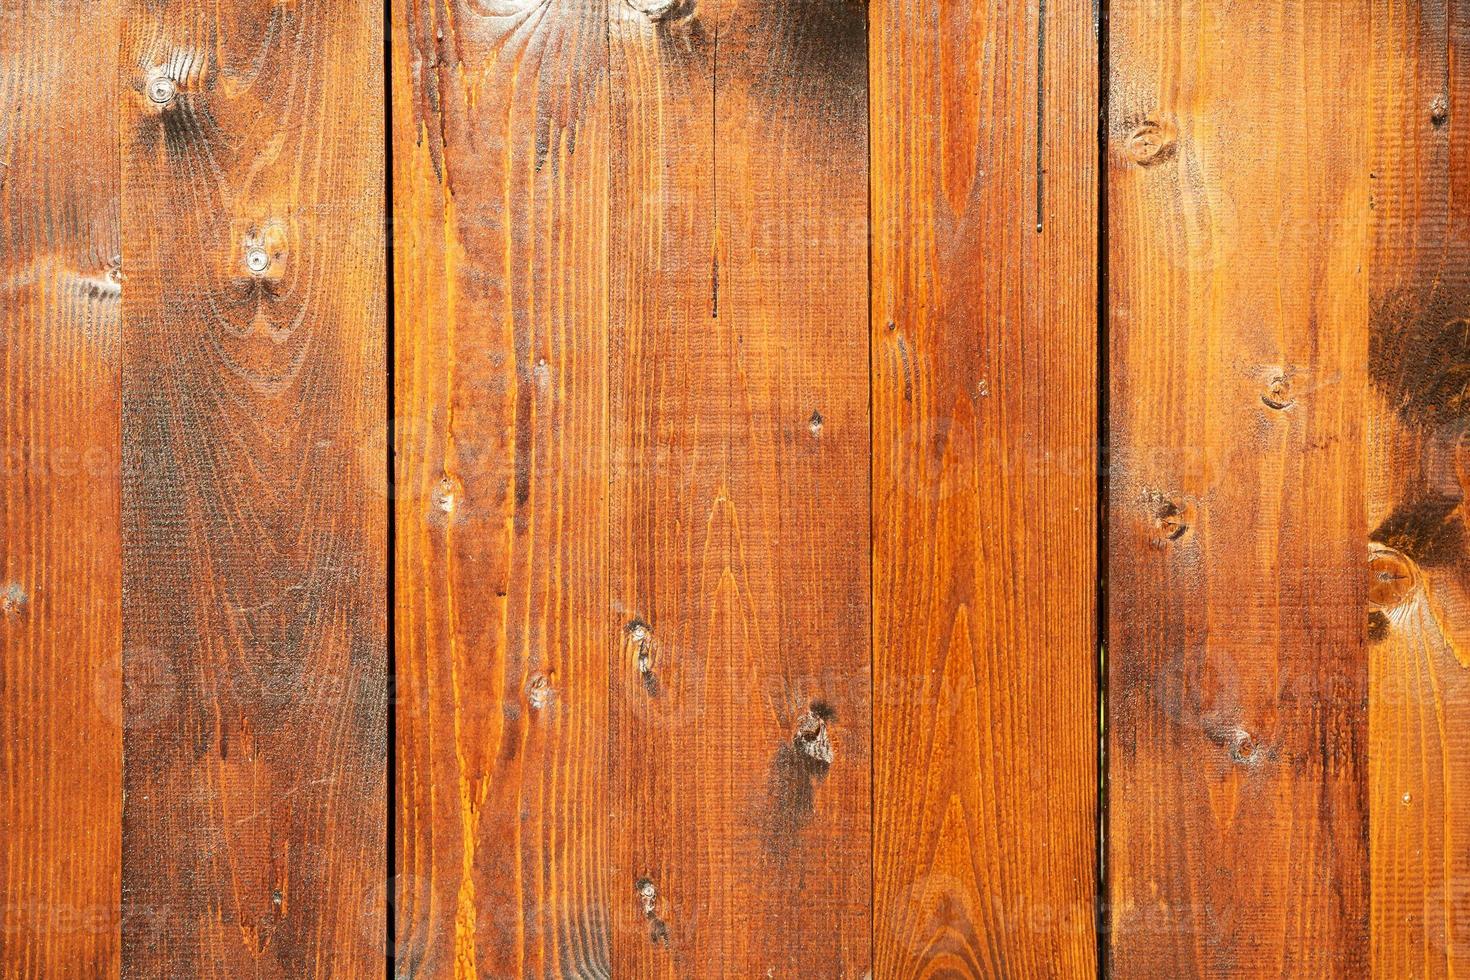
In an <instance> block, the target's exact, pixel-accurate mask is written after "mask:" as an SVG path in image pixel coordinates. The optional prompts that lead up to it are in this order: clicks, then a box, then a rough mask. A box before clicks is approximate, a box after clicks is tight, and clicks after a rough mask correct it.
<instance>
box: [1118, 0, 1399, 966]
mask: <svg viewBox="0 0 1470 980" xmlns="http://www.w3.org/2000/svg"><path fill="white" fill-rule="evenodd" d="M1368 15H1369V3H1368V2H1367V0H1349V2H1340V0H1308V2H1303V3H1295V4H1274V3H1236V4H1217V3H1211V2H1206V0H1187V2H1183V3H1179V4H1173V5H1164V6H1161V5H1159V4H1155V3H1145V2H1127V3H1121V4H1114V5H1113V6H1112V29H1111V35H1110V37H1111V55H1112V60H1111V79H1112V86H1111V93H1110V109H1111V112H1110V117H1111V118H1110V124H1109V137H1110V140H1109V195H1110V199H1109V207H1108V213H1109V216H1110V228H1109V238H1110V263H1109V281H1110V285H1111V290H1110V297H1109V299H1110V350H1111V398H1112V401H1111V406H1112V409H1111V436H1112V446H1113V450H1114V458H1113V466H1112V470H1111V492H1110V526H1109V542H1110V556H1109V583H1110V602H1111V619H1110V623H1109V634H1110V642H1109V647H1108V659H1109V691H1108V704H1109V711H1108V725H1109V763H1110V765H1109V778H1110V789H1109V799H1110V811H1109V828H1108V830H1109V848H1108V874H1109V879H1110V886H1111V888H1110V903H1111V907H1110V913H1111V927H1112V937H1111V938H1112V947H1111V965H1112V970H1113V973H1114V974H1115V975H1117V976H1127V977H1145V976H1149V977H1151V976H1159V977H1188V976H1209V977H1224V976H1230V977H1246V976H1364V975H1366V972H1367V965H1368V892H1367V885H1368V881H1367V877H1368V864H1367V853H1366V845H1367V822H1366V821H1367V813H1366V805H1367V760H1366V755H1365V753H1366V750H1367V734H1366V693H1367V684H1366V681H1367V669H1366V664H1367V657H1366V650H1365V647H1364V631H1365V626H1364V620H1365V603H1366V601H1367V598H1368V596H1367V578H1368V577H1367V575H1366V574H1365V572H1364V560H1365V559H1364V542H1365V539H1366V536H1367V528H1366V527H1365V516H1364V507H1363V500H1364V490H1365V482H1364V481H1365V465H1364V459H1363V443H1364V435H1365V432H1364V417H1365V411H1366V404H1365V398H1364V392H1365V390H1366V386H1367V377H1366V371H1365V368H1366V364H1367V356H1368V329H1367V326H1368V312H1367V268H1366V262H1367V251H1368V237H1367V227H1368V215H1369V210H1368V208H1369V200H1368V198H1369V187H1368V185H1369V179H1368V173H1369V167H1368V165H1367V161H1368V151H1367V142H1368V141H1367V137H1366V135H1365V134H1366V132H1367V129H1368V125H1369V118H1368V116H1369V108H1368V106H1369V103H1368V87H1369V85H1368V79H1369V73H1368V71H1367V70H1366V66H1367V65H1369V64H1370V57H1369V56H1370V47H1369V44H1368V36H1367V29H1366V28H1367V24H1368Z"/></svg>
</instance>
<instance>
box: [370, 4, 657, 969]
mask: <svg viewBox="0 0 1470 980" xmlns="http://www.w3.org/2000/svg"><path fill="white" fill-rule="evenodd" d="M615 2H617V3H619V4H621V3H622V0H615ZM607 45H608V34H607V3H606V2H605V0H554V2H551V3H545V4H541V3H520V2H504V0H499V2H492V3H489V4H485V3H476V2H471V0H463V2H453V3H449V4H447V5H444V4H437V3H429V2H419V0H394V3H393V82H394V87H393V98H394V104H393V110H394V111H393V120H394V135H393V140H394V144H393V146H394V169H395V173H394V210H395V222H394V227H395V233H396V240H395V266H396V280H395V281H396V289H397V296H396V304H397V319H396V348H397V351H396V365H397V373H396V384H397V393H398V397H397V405H396V413H397V416H398V417H397V419H396V420H395V432H394V438H395V442H396V444H397V448H398V452H399V456H398V467H397V480H396V481H395V506H396V513H397V517H396V520H397V529H398V534H397V582H396V585H397V595H396V598H395V602H396V606H397V637H398V649H397V668H398V695H399V703H398V708H397V718H398V750H397V751H398V780H397V802H396V806H397V811H398V815H399V823H398V828H397V829H398V837H397V863H398V870H399V873H400V877H399V879H398V883H397V884H398V902H399V905H398V909H397V916H398V942H397V955H398V969H399V970H400V971H401V972H402V973H403V974H404V975H408V976H415V977H421V978H428V977H532V976H536V977H553V976H554V977H563V976H565V977H600V976H607V975H608V970H609V955H610V952H609V949H610V946H609V937H608V928H609V925H608V918H609V913H608V911H607V910H608V903H609V901H611V900H612V899H611V897H610V893H609V890H610V889H612V888H614V887H615V888H616V895H617V898H620V899H621V900H622V901H623V902H624V903H625V904H629V905H631V904H634V903H635V902H636V900H637V899H636V896H635V895H634V890H633V884H632V880H631V879H630V880H628V881H622V882H616V883H610V882H609V860H610V855H609V853H608V851H607V841H606V834H605V829H604V828H605V827H606V823H607V819H608V814H607V810H606V807H607V799H606V790H605V784H606V776H607V770H608V759H607V755H608V751H609V746H608V741H607V728H608V721H607V710H608V709H607V704H608V673H607V672H608V661H609V656H610V654H611V651H612V650H613V649H614V648H615V647H616V646H617V644H618V642H619V636H618V626H617V624H616V622H615V619H614V617H613V615H612V613H611V612H610V610H609V598H608V595H609V593H608V577H609V574H610V573H609V566H610V564H611V562H610V556H609V552H608V550H607V544H608V541H607V506H606V500H607V497H608V493H609V486H608V471H609V467H608V461H607V451H608V445H607V444H608V430H607V407H606V406H607V401H608V389H607V384H608V382H607V358H608V352H607V314H608V298H607V265H608V259H607V252H606V247H607V244H606V243H607V232H608V229H607V222H608V166H609V145H610V141H609V134H608V98H607V72H606V62H607ZM624 829H625V832H627V833H633V832H635V828H634V827H632V826H627V827H625V828H624ZM619 973H621V971H619Z"/></svg>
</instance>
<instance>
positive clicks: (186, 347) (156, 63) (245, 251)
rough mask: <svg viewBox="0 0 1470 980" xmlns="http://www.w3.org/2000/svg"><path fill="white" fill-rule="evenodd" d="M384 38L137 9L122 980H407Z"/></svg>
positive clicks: (303, 22)
mask: <svg viewBox="0 0 1470 980" xmlns="http://www.w3.org/2000/svg"><path fill="white" fill-rule="evenodd" d="M382 40H383V39H382V24H381V16H380V13H379V12H378V11H377V10H376V9H375V8H374V7H373V6H372V5H358V4H337V3H330V2H324V0H294V2H286V3H277V4H219V5H216V4H212V3H202V2H194V0H175V2H168V3H141V2H140V3H133V4H129V5H128V7H127V16H126V22H125V31H124V33H123V34H122V36H121V38H120V41H121V58H120V66H119V77H120V88H121V89H122V91H121V93H120V104H119V105H118V106H117V110H118V112H119V114H120V115H119V118H120V125H121V127H122V133H121V145H122V147H123V153H124V164H123V182H122V195H121V200H122V209H121V210H122V228H123V235H122V242H123V254H124V256H125V262H124V268H125V275H126V280H125V284H124V292H123V300H122V305H123V323H124V332H123V343H122V386H123V424H122V447H123V481H122V504H123V508H122V513H123V578H122V583H123V638H124V653H123V655H124V670H125V672H126V675H127V687H126V694H125V697H124V699H123V707H124V718H125V724H126V729H125V734H124V757H125V768H124V786H125V789H126V800H127V802H126V806H125V807H124V814H123V836H122V846H123V855H122V874H123V880H122V910H123V926H122V937H123V962H122V974H123V976H127V977H192V976H209V977H230V978H240V977H309V976H313V977H379V976H381V975H382V973H383V955H384V951H383V942H384V937H385V935H386V930H385V928H384V895H385V893H386V883H385V880H384V879H385V875H386V871H385V869H386V857H385V853H384V852H385V825H386V804H387V789H386V785H385V774H386V770H387V753H386V748H387V739H386V731H387V726H386V677H387V674H386V666H387V665H386V658H385V646H386V629H387V625H386V604H385V602H384V596H385V594H386V581H385V578H386V576H385V570H386V564H385V546H386V523H385V522H386V516H387V512H388V508H387V502H386V500H385V499H384V497H383V495H382V493H380V492H378V491H377V490H376V489H375V488H380V487H381V486H382V476H383V474H384V472H385V470H384V465H383V458H382V455H381V446H380V444H379V448H378V449H377V450H376V451H373V450H372V449H371V448H370V447H372V446H373V444H374V439H375V438H376V437H378V436H379V434H380V432H381V427H382V424H383V420H384V418H385V414H386V409H385V388H386V385H385V372H386V345H385V333H384V319H385V318H384V301H385V295H386V291H385V269H384V251H385V250H384V240H383V213H384V212H383V203H384V202H383V172H382V163H381V161H382V156H383V143H382V140H383V132H382V118H383V113H382V92H383V65H382V50H383V48H382ZM379 443H380V440H379ZM365 446H366V447H369V448H368V449H367V450H365V449H364V447H365Z"/></svg>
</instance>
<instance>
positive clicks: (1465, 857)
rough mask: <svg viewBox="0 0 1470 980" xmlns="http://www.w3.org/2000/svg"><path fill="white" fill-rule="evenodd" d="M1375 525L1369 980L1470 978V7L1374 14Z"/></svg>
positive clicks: (1371, 440)
mask: <svg viewBox="0 0 1470 980" xmlns="http://www.w3.org/2000/svg"><path fill="white" fill-rule="evenodd" d="M1372 38H1373V48H1374V51H1375V63H1374V72H1373V104H1374V110H1375V111H1374V123H1373V130H1372V141H1371V145H1372V148H1373V149H1372V154H1371V157H1370V159H1371V167H1372V184H1371V195H1372V207H1373V227H1374V237H1373V253H1372V268H1371V272H1372V277H1371V302H1372V321H1371V323H1372V332H1371V339H1370V350H1369V357H1368V373H1369V380H1370V382H1371V387H1370V398H1369V416H1368V419H1369V422H1368V460H1369V464H1370V466H1369V470H1368V474H1369V476H1368V484H1367V503H1368V507H1367V522H1368V527H1369V529H1370V535H1369V536H1370V540H1371V541H1372V545H1371V549H1372V550H1371V552H1370V561H1371V566H1370V569H1371V572H1372V580H1371V583H1370V591H1369V596H1368V598H1369V609H1370V613H1369V624H1368V640H1369V644H1370V646H1369V681H1370V693H1371V700H1370V706H1371V719H1370V722H1369V732H1370V741H1369V760H1370V764H1369V768H1370V772H1371V821H1370V825H1371V827H1372V846H1371V856H1372V902H1373V918H1372V940H1373V970H1374V974H1375V975H1376V976H1381V977H1410V976H1412V977H1448V976H1454V975H1456V974H1460V973H1463V972H1465V970H1466V969H1467V967H1470V847H1467V842H1470V765H1467V760H1470V671H1467V668H1470V579H1467V577H1466V573H1467V571H1470V555H1467V554H1466V551H1465V489H1466V486H1467V483H1470V472H1467V468H1466V463H1467V462H1470V456H1467V455H1466V449H1467V446H1466V429H1467V425H1470V411H1467V409H1470V405H1467V402H1466V400H1465V383H1466V370H1467V365H1470V319H1467V318H1470V213H1467V211H1466V206H1465V198H1466V195H1467V193H1470V169H1467V168H1470V123H1467V120H1466V119H1465V116H1464V113H1465V111H1466V108H1467V107H1470V74H1467V73H1466V71H1465V64H1466V59H1467V58H1470V7H1466V5H1464V4H1460V3H1446V2H1443V0H1433V2H1425V3H1387V2H1384V3H1376V4H1375V5H1374V8H1373V22H1372Z"/></svg>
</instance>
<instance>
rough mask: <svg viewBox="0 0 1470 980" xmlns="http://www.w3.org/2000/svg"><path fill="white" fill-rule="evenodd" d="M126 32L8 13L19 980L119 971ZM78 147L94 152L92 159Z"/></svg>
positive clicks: (2, 913)
mask: <svg viewBox="0 0 1470 980" xmlns="http://www.w3.org/2000/svg"><path fill="white" fill-rule="evenodd" d="M119 13H120V11H119V9H118V5H117V4H115V3H103V2H85V3H73V4H53V3H41V2H21V0H4V2H0V106H3V108H0V440H3V442H0V535H3V539H0V972H3V974H4V975H5V976H7V977H60V976H98V977H104V976H108V975H116V973H117V971H118V917H117V902H116V895H117V889H118V874H119V871H118V837H119V827H120V825H121V816H122V812H121V805H122V726H121V721H122V717H121V696H122V694H121V692H122V688H121V685H120V680H121V667H122V664H121V640H120V638H119V626H118V615H119V608H120V606H119V600H120V597H119V591H118V567H119V561H120V558H119V549H120V546H121V532H120V529H119V526H118V476H117V473H118V453H117V438H118V412H119V407H118V380H117V378H118V329H119V311H120V308H121V304H120V302H119V291H120V289H121V282H122V271H121V268H120V264H119V259H118V255H119V253H120V252H121V251H122V248H121V244H120V241H119V237H118V206H117V188H118V172H119V155H118V149H117V147H118V143H117V139H116V132H117V125H116V121H115V120H116V107H117V101H118V99H117V82H116V78H117V71H116V48H117V46H116V40H117V36H118V27H119V24H120V18H119ZM58 37H66V38H68V39H69V40H68V43H67V44H64V45H62V44H56V43H55V42H54V39H55V38H58ZM78 132H86V133H87V134H88V136H89V138H90V139H91V140H95V145H94V146H91V147H89V148H88V151H87V152H86V153H78V152H77V150H78V146H77V134H78Z"/></svg>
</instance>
